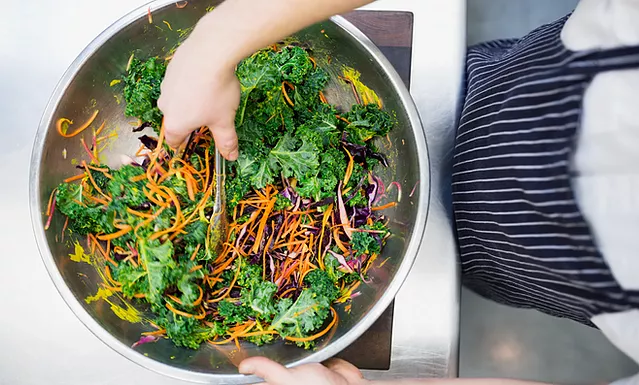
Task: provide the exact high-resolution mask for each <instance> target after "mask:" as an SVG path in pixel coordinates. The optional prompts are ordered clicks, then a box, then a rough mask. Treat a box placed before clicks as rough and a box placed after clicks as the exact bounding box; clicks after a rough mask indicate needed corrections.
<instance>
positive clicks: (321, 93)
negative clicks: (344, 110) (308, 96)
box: [319, 91, 328, 104]
mask: <svg viewBox="0 0 639 385" xmlns="http://www.w3.org/2000/svg"><path fill="white" fill-rule="evenodd" d="M319 98H320V101H321V102H322V103H325V104H328V100H326V96H324V93H323V92H322V91H320V93H319Z"/></svg>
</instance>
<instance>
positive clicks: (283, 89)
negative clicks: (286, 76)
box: [282, 81, 295, 107]
mask: <svg viewBox="0 0 639 385" xmlns="http://www.w3.org/2000/svg"><path fill="white" fill-rule="evenodd" d="M286 86H289V87H290V88H291V89H295V86H294V85H292V84H291V83H289V82H287V81H284V82H282V94H283V95H284V99H286V103H288V104H290V106H291V107H294V106H295V104H294V103H293V101H292V100H291V98H290V97H289V96H288V93H287V92H286Z"/></svg>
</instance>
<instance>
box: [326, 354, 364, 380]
mask: <svg viewBox="0 0 639 385" xmlns="http://www.w3.org/2000/svg"><path fill="white" fill-rule="evenodd" d="M324 366H326V367H327V368H329V369H330V370H332V371H333V372H335V373H337V374H339V375H340V376H342V377H344V378H345V379H346V381H348V383H349V384H357V383H360V382H361V381H362V380H363V379H364V376H363V375H362V372H360V370H359V369H357V367H356V366H355V365H353V364H351V363H350V362H347V361H344V360H341V359H339V358H331V359H330V360H328V361H326V362H324Z"/></svg>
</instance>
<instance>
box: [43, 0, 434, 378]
mask: <svg viewBox="0 0 639 385" xmlns="http://www.w3.org/2000/svg"><path fill="white" fill-rule="evenodd" d="M211 5H215V4H214V3H213V4H211V3H210V2H208V1H197V0H190V1H189V2H188V6H187V7H185V8H184V9H178V8H177V7H176V5H175V3H174V1H173V0H170V1H168V0H160V1H156V2H154V3H151V4H150V10H151V11H152V15H153V20H154V23H153V24H150V23H149V21H148V20H147V7H146V6H145V7H143V8H140V9H138V10H136V11H134V12H132V13H130V14H128V15H127V16H125V17H123V18H122V19H120V20H119V21H117V22H116V23H115V24H113V25H112V26H111V27H109V28H108V29H107V30H106V31H104V32H103V33H102V34H101V35H100V36H98V37H97V38H96V39H95V40H94V41H93V42H92V43H91V44H89V46H88V47H87V48H86V49H85V50H84V51H83V52H82V53H81V54H80V56H79V57H78V58H77V59H76V60H75V61H74V62H73V64H72V65H71V67H70V68H69V69H68V70H67V72H66V73H65V74H64V76H63V78H62V80H61V81H60V83H59V84H58V86H57V87H56V89H55V91H54V93H53V96H52V97H51V100H50V102H49V104H48V106H47V108H46V110H45V111H44V115H43V117H42V121H41V123H40V127H39V130H38V134H37V137H36V140H35V144H34V149H33V156H32V164H31V175H30V184H31V185H30V205H31V214H32V220H33V226H34V231H35V236H36V238H37V242H38V246H39V249H40V252H41V254H42V259H43V261H44V263H45V265H46V267H47V270H48V272H49V274H50V276H51V278H52V280H53V282H54V283H55V285H56V287H57V289H58V290H59V292H60V294H61V295H62V296H63V297H64V299H65V301H66V302H67V304H68V305H69V307H70V308H71V310H73V312H74V313H75V314H76V315H77V317H78V318H80V320H81V321H82V322H83V323H84V324H85V325H86V326H87V327H88V328H89V329H90V330H91V331H92V332H93V333H94V334H95V335H96V336H97V337H98V338H100V339H101V340H102V341H104V343H106V344H107V345H109V346H110V347H111V348H113V349H114V350H115V351H117V352H118V353H120V354H122V355H123V356H125V357H127V358H129V359H130V360H131V361H133V362H136V363H138V364H140V365H142V366H144V367H146V368H149V369H152V370H155V371H157V372H160V373H163V374H165V375H168V376H172V377H176V378H180V379H184V380H190V381H194V382H205V383H225V384H229V383H248V382H251V381H255V380H256V379H255V378H250V377H245V376H241V375H239V374H237V366H236V365H237V364H238V363H239V361H240V360H241V359H242V358H243V357H247V356H255V355H262V356H266V357H269V358H271V359H274V360H276V361H279V362H281V363H283V364H285V365H288V366H294V365H299V364H303V363H309V362H319V361H322V360H325V359H327V358H329V357H331V356H333V355H335V354H336V353H338V352H339V351H340V350H342V349H343V348H345V347H346V346H348V345H349V344H350V343H351V342H353V341H354V340H355V339H356V338H357V337H359V336H360V335H361V334H362V333H363V332H364V331H366V329H367V328H368V327H369V326H370V325H371V324H372V323H373V322H374V321H375V320H376V319H377V318H378V317H379V316H380V315H381V313H382V312H383V311H384V310H385V309H386V307H387V306H388V305H389V304H390V302H391V301H392V299H393V297H394V296H395V294H396V293H397V291H398V290H399V288H400V286H401V284H402V282H403V281H404V279H405V278H406V276H407V274H408V272H409V270H410V268H411V265H412V264H413V261H414V259H415V257H416V256H417V252H418V249H419V245H420V241H421V239H422V235H423V232H424V228H425V225H426V216H427V211H428V203H429V164H428V154H427V149H426V142H425V138H424V134H423V131H422V126H421V123H420V120H419V116H418V114H417V110H416V108H415V106H414V105H413V101H412V99H411V97H410V95H409V93H408V91H407V90H406V88H405V86H404V84H403V83H402V81H401V80H400V78H399V76H398V75H397V73H396V72H395V70H394V69H393V68H392V66H391V65H390V63H389V62H388V61H387V60H386V58H385V57H384V56H383V55H382V54H381V53H380V51H379V50H378V49H377V48H376V47H375V45H374V44H373V43H372V42H371V41H370V40H369V39H368V38H366V37H365V36H364V35H363V34H362V33H361V32H360V31H359V30H357V29H356V28H355V27H354V26H353V25H351V24H350V23H349V22H347V21H346V20H345V19H343V18H341V17H335V18H333V19H331V20H330V21H326V22H324V23H320V24H318V25H315V26H312V27H310V28H308V29H306V30H304V31H302V32H300V33H298V34H296V35H295V38H296V39H297V40H299V41H301V42H304V43H308V44H309V45H310V46H311V47H312V48H313V50H314V52H315V56H316V57H318V58H319V59H320V60H319V62H320V63H325V64H324V65H325V66H326V67H327V69H328V70H329V71H330V72H332V74H333V75H334V76H333V77H334V78H336V77H337V76H336V75H337V74H339V73H341V71H342V68H343V66H344V65H347V66H351V67H354V68H356V69H357V70H358V71H360V72H361V74H362V75H361V79H362V81H363V82H364V83H365V84H367V85H368V86H369V87H370V88H372V89H373V90H374V91H376V92H377V94H378V95H379V97H380V98H381V100H382V101H383V103H384V107H385V108H386V109H387V110H389V111H393V112H394V113H395V114H396V118H397V124H396V127H395V129H394V130H393V131H392V133H391V134H390V141H391V142H392V144H393V145H392V148H391V149H390V150H385V151H387V152H389V153H390V167H388V168H387V169H386V170H383V171H382V174H381V175H382V179H384V180H385V182H387V183H388V182H390V181H398V182H399V183H400V184H401V185H402V186H403V187H404V193H403V196H402V199H401V202H400V203H399V205H398V206H397V207H396V208H393V209H390V210H387V214H388V216H389V217H390V226H391V229H392V231H393V233H394V236H393V237H392V238H391V239H390V240H389V242H388V244H387V246H386V247H385V249H384V252H383V255H381V256H380V258H379V261H383V260H385V259H387V258H388V261H387V262H386V263H385V264H384V265H383V267H379V263H376V264H375V265H374V267H373V268H372V269H371V270H370V277H371V278H372V282H371V283H370V284H367V285H363V286H362V288H361V291H362V295H361V296H359V297H357V298H355V299H354V300H353V302H352V309H351V311H350V313H348V312H345V311H344V308H343V306H338V308H337V311H338V313H339V320H340V321H339V324H338V325H337V327H335V328H334V329H333V330H332V332H331V333H328V334H327V335H326V336H325V337H323V338H322V339H321V340H320V341H319V342H318V344H317V347H316V349H315V350H310V351H308V350H303V349H300V348H298V347H296V346H293V345H290V344H285V343H283V342H279V343H275V344H273V345H267V346H263V347H256V346H254V345H251V344H249V343H243V344H242V346H241V350H239V351H235V349H236V348H235V347H234V346H223V347H218V348H217V349H216V348H213V347H211V346H208V345H206V344H204V345H203V346H202V347H201V348H200V349H199V350H197V351H196V350H189V349H184V348H178V347H176V346H174V345H173V343H172V342H171V341H169V340H160V341H158V342H157V343H152V344H145V345H141V346H139V347H137V348H136V349H132V348H131V345H132V344H133V343H134V342H135V341H137V340H138V339H139V337H140V333H141V332H144V331H149V330H153V329H152V327H151V326H150V325H148V324H144V323H130V322H127V321H123V320H122V319H120V318H118V317H117V316H116V315H115V314H114V313H113V312H112V311H111V309H110V305H109V304H108V303H107V302H105V301H96V302H92V303H90V304H87V303H86V302H85V298H86V297H87V296H90V295H94V294H95V293H96V291H97V290H98V285H99V283H100V282H101V280H100V278H99V276H98V274H97V273H96V270H95V268H94V267H92V266H90V265H88V264H85V263H77V262H72V261H70V259H69V254H70V253H72V252H73V245H72V242H71V241H70V240H69V237H68V236H67V239H65V241H64V242H59V241H60V239H59V238H60V233H61V230H62V226H63V223H64V218H62V217H61V216H60V215H56V216H55V217H54V219H53V222H52V223H51V227H50V229H49V230H48V231H45V230H44V221H45V219H46V218H45V217H44V211H45V210H46V206H47V200H48V197H49V195H50V193H51V191H52V190H53V189H54V188H55V187H56V186H57V184H58V183H60V181H61V180H63V179H64V178H67V177H69V176H72V175H75V174H77V173H78V171H77V170H76V168H75V166H74V165H73V164H72V162H71V159H85V156H84V152H83V149H82V147H81V145H80V141H79V140H78V139H79V138H77V137H76V138H73V139H65V138H62V137H60V136H59V135H58V134H57V132H56V129H55V122H56V120H57V119H59V118H60V117H68V118H71V119H73V120H76V121H78V122H81V121H83V120H84V119H86V118H88V117H89V116H90V114H91V112H92V111H93V110H94V109H99V110H100V113H99V116H98V122H96V123H98V124H99V123H101V122H102V120H104V119H106V120H107V127H108V128H110V129H117V132H118V139H117V141H116V142H115V144H114V145H113V146H110V147H108V148H107V149H106V150H105V152H104V154H105V156H106V161H107V163H108V164H110V165H112V166H117V165H118V163H119V162H120V159H121V154H132V153H134V152H135V150H136V149H137V146H138V141H137V136H138V134H133V133H132V132H131V125H130V122H131V120H132V119H130V118H126V117H125V116H124V114H123V110H124V102H121V101H120V100H119V96H118V94H119V91H118V90H116V89H115V88H117V87H110V85H109V84H110V82H111V81H112V80H113V79H116V78H119V77H121V75H122V74H123V73H124V71H125V67H126V65H127V61H128V58H129V56H130V55H131V53H132V52H135V55H136V56H137V57H148V56H155V55H160V56H166V55H167V53H168V51H169V50H170V49H171V47H174V46H175V45H176V44H177V43H178V41H179V40H180V39H181V38H183V35H184V33H185V31H187V32H188V28H189V27H191V26H193V25H194V24H195V23H196V21H197V20H198V19H199V18H200V17H202V16H203V15H204V14H205V12H206V11H207V7H209V6H211ZM163 21H166V22H168V24H170V25H171V29H169V26H168V25H167V23H164V22H163ZM238 22H248V21H246V20H238ZM229 38H231V39H232V37H231V36H229ZM220 54H221V55H223V54H224V53H223V52H221V53H220ZM327 55H330V57H331V60H330V64H326V62H328V61H329V60H321V59H322V58H324V59H326V58H327ZM325 94H326V96H327V98H328V99H329V100H330V101H332V102H334V103H337V104H341V105H343V106H346V107H348V106H350V104H351V103H353V102H354V98H353V95H352V92H351V89H350V87H349V86H348V85H346V84H343V83H341V82H339V81H333V82H332V83H331V84H330V85H329V87H328V90H327V91H326V93H325ZM86 138H87V139H88V138H90V134H89V133H88V130H87V134H86ZM382 147H383V146H382ZM63 153H64V154H63ZM416 184H419V186H418V187H417V189H416V192H415V194H414V195H412V197H409V196H408V195H409V194H408V192H410V190H411V189H412V188H413V186H415V185H416ZM395 193H396V192H395V191H392V192H389V194H393V195H394V194H395ZM79 241H80V243H83V240H79ZM140 310H141V311H144V309H140Z"/></svg>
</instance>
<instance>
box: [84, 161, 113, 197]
mask: <svg viewBox="0 0 639 385" xmlns="http://www.w3.org/2000/svg"><path fill="white" fill-rule="evenodd" d="M82 166H83V167H84V169H85V170H86V174H87V176H88V177H89V180H90V181H91V184H92V185H93V188H95V190H96V191H97V192H99V193H100V195H102V196H103V197H105V198H106V199H107V201H111V197H110V196H108V195H106V194H105V193H104V192H103V191H102V189H100V187H98V184H97V183H95V179H93V175H91V171H89V166H88V165H87V162H85V161H82Z"/></svg>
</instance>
